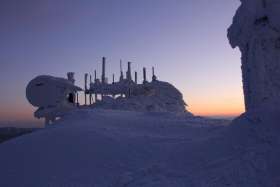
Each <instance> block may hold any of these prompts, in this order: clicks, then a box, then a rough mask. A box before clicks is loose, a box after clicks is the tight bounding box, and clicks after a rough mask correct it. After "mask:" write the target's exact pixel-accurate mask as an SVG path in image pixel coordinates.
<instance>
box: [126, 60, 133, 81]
mask: <svg viewBox="0 0 280 187" xmlns="http://www.w3.org/2000/svg"><path fill="white" fill-rule="evenodd" d="M126 79H127V80H132V78H131V62H127V72H126Z"/></svg>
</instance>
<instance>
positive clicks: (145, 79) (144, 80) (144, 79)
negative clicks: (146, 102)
mask: <svg viewBox="0 0 280 187" xmlns="http://www.w3.org/2000/svg"><path fill="white" fill-rule="evenodd" d="M143 83H147V74H146V68H145V67H144V68H143Z"/></svg>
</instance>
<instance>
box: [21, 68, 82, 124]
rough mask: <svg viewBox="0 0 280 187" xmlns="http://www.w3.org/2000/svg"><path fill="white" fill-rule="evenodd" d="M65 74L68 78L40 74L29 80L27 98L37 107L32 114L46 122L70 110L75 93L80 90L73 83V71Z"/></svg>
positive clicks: (74, 99) (73, 103)
mask: <svg viewBox="0 0 280 187" xmlns="http://www.w3.org/2000/svg"><path fill="white" fill-rule="evenodd" d="M67 75H68V79H65V78H60V77H53V76H49V75H41V76H38V77H36V78H34V79H33V80H31V81H30V82H29V84H28V85H27V87H26V98H27V100H28V101H29V103H30V104H32V105H33V106H35V107H38V109H37V110H36V111H35V113H34V116H35V117H36V118H45V120H46V124H49V123H51V122H54V121H55V120H56V118H57V117H62V115H63V114H65V113H66V112H69V111H70V110H72V109H73V108H74V107H75V101H76V98H77V97H76V93H77V92H78V91H82V89H81V88H79V87H78V86H75V85H74V83H75V79H74V73H73V72H70V73H68V74H67Z"/></svg>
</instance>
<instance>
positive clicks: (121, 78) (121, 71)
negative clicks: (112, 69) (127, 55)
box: [120, 60, 123, 81]
mask: <svg viewBox="0 0 280 187" xmlns="http://www.w3.org/2000/svg"><path fill="white" fill-rule="evenodd" d="M120 74H121V75H120V81H122V80H123V69H122V60H120Z"/></svg>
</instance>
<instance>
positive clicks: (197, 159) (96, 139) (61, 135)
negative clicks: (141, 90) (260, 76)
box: [0, 110, 280, 187]
mask: <svg viewBox="0 0 280 187" xmlns="http://www.w3.org/2000/svg"><path fill="white" fill-rule="evenodd" d="M276 121H279V117H278V115H277V113H275V115H274V118H273V119H272V118H270V117H267V116H263V117H262V118H258V117H257V118H255V115H254V114H252V115H251V117H250V115H249V116H246V117H245V116H242V117H241V118H239V119H238V120H236V121H235V122H234V125H232V126H228V123H229V122H228V121H223V120H210V119H205V118H195V117H186V116H179V117H178V116H174V114H170V113H150V112H149V113H145V112H144V113H143V112H128V111H117V110H79V111H75V112H73V113H72V114H70V115H69V116H68V117H66V118H65V119H64V120H62V121H59V122H57V124H56V125H55V126H53V127H52V126H50V127H48V128H46V129H44V130H40V131H37V132H35V133H33V134H29V135H25V136H22V137H19V138H16V139H14V140H11V141H9V142H6V143H3V144H1V145H0V152H1V154H0V165H1V167H0V176H1V180H0V186H5V187H9V186H42V187H44V186H101V187H103V186H105V187H107V186H108V187H118V186H120V187H123V186H128V187H130V186H133V187H140V186H141V187H143V186H149V187H155V186H156V187H162V186H167V187H169V186H172V187H177V186H178V187H184V186H199V187H200V186H203V187H208V186H213V187H219V186H238V187H243V186H244V187H251V186H252V187H258V186H277V185H276V184H279V182H280V181H279V176H280V173H279V170H280V161H279V156H280V153H279V151H280V150H279V149H278V148H279V143H280V139H279V136H278V135H279V133H280V132H279V131H280V128H279V125H277V123H276ZM263 124H266V125H263Z"/></svg>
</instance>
